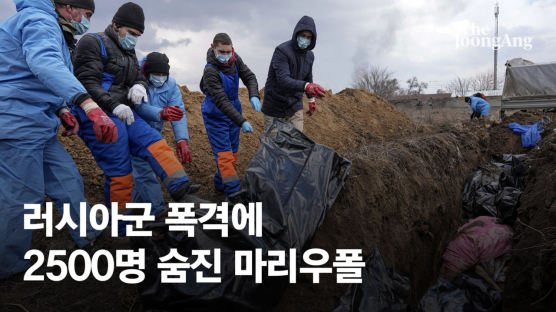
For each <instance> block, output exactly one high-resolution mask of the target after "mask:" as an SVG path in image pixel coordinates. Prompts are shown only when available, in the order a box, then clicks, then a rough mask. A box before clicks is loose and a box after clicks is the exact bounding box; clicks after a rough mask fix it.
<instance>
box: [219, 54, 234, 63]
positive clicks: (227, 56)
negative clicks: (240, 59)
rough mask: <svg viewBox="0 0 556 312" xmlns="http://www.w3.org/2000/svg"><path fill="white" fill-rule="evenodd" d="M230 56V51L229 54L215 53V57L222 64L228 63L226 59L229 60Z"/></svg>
mask: <svg viewBox="0 0 556 312" xmlns="http://www.w3.org/2000/svg"><path fill="white" fill-rule="evenodd" d="M231 58H232V53H230V54H226V55H224V54H216V59H217V60H218V61H219V62H220V63H223V64H226V63H228V61H230V59H231Z"/></svg>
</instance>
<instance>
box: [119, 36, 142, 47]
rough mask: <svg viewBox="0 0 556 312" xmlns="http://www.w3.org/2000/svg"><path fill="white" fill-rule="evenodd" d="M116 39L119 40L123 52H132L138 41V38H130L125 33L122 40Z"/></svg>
mask: <svg viewBox="0 0 556 312" xmlns="http://www.w3.org/2000/svg"><path fill="white" fill-rule="evenodd" d="M118 39H119V40H120V44H121V45H122V48H124V50H133V49H134V48H135V45H136V44H137V40H139V38H137V37H135V36H132V35H130V34H129V33H126V34H125V37H124V38H120V37H119V36H118Z"/></svg>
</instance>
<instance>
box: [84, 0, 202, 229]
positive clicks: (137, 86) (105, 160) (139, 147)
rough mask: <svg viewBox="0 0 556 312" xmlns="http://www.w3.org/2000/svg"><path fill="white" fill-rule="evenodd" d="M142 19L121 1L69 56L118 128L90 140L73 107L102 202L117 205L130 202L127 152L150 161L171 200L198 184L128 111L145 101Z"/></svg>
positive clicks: (140, 13) (163, 142)
mask: <svg viewBox="0 0 556 312" xmlns="http://www.w3.org/2000/svg"><path fill="white" fill-rule="evenodd" d="M144 23H145V16H144V13H143V9H142V8H141V7H140V6H139V5H137V4H135V3H132V2H128V3H125V4H123V5H122V6H121V7H120V8H119V9H118V11H117V12H116V14H115V15H114V17H113V19H112V24H110V25H108V27H107V28H106V30H105V31H104V32H102V33H97V34H88V35H85V36H83V37H82V38H81V40H79V42H78V44H77V47H76V49H75V52H74V55H73V61H74V66H75V75H76V77H77V78H78V79H79V81H81V83H83V85H84V86H85V88H86V89H87V91H88V92H89V93H90V94H91V96H92V97H93V99H95V100H96V102H97V103H98V104H99V105H100V107H102V109H103V110H104V111H105V112H106V113H107V114H108V116H109V117H110V118H111V119H112V121H113V122H114V123H115V124H116V126H117V127H118V133H119V135H118V141H117V142H116V143H115V144H104V143H99V142H97V141H96V140H95V139H94V134H93V125H92V123H91V120H90V119H89V118H88V117H87V116H86V115H85V114H84V112H83V110H82V109H81V108H79V107H74V108H73V112H74V114H75V115H76V116H77V119H78V120H79V124H80V130H79V136H80V137H81V138H82V139H83V141H84V142H85V144H86V145H87V147H88V148H89V149H90V150H91V152H92V154H93V156H94V157H95V160H96V162H97V164H98V166H99V167H100V168H101V169H102V171H103V172H104V175H105V178H106V179H105V184H104V198H105V201H106V204H107V205H109V204H110V203H113V202H115V203H118V208H119V209H120V210H125V205H126V204H127V203H130V202H131V201H132V190H133V175H132V165H131V155H133V156H137V157H140V158H141V159H143V160H145V161H147V162H148V163H149V164H150V167H151V168H152V169H153V171H154V172H155V173H156V175H157V176H158V177H159V178H160V180H161V181H162V182H163V183H164V185H165V187H166V188H167V190H168V192H169V193H170V195H171V196H172V198H173V200H174V201H176V202H183V201H190V200H189V199H187V198H190V196H189V195H190V194H193V193H195V192H197V190H198V189H199V188H200V185H198V184H192V183H191V182H190V181H189V177H188V176H187V174H186V173H185V171H184V169H183V166H182V164H181V163H180V161H179V160H178V159H177V158H176V156H175V155H174V152H173V151H172V149H171V148H170V147H169V146H168V144H167V143H166V140H164V139H163V138H162V136H161V135H160V133H159V132H158V131H156V130H155V129H153V128H152V127H151V126H149V124H147V123H146V122H145V121H144V120H143V119H142V118H141V117H140V116H139V115H138V114H137V113H136V112H135V111H134V110H133V108H134V107H137V106H140V105H142V104H143V102H148V100H149V98H148V94H147V89H148V85H147V81H146V79H145V77H144V76H143V74H142V73H141V70H140V68H139V64H138V60H137V57H136V54H135V45H136V43H137V41H138V39H139V37H140V36H141V34H142V33H143V31H144V28H145V25H144ZM191 201H193V200H191ZM123 213H126V212H123ZM119 229H121V228H119ZM120 233H121V232H120Z"/></svg>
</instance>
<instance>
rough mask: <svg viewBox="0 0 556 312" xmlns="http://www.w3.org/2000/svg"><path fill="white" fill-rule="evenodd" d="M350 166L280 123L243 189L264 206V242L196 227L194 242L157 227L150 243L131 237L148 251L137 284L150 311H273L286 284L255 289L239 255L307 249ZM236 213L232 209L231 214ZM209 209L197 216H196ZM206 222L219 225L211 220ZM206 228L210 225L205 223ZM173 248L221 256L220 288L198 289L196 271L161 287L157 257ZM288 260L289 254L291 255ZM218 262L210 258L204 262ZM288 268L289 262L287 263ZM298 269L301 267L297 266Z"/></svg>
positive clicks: (269, 281) (277, 281) (269, 282)
mask: <svg viewBox="0 0 556 312" xmlns="http://www.w3.org/2000/svg"><path fill="white" fill-rule="evenodd" d="M350 168H351V163H350V162H349V161H348V160H347V159H344V158H342V157H340V156H339V155H338V154H337V153H336V152H335V151H333V150H331V149H330V148H328V147H326V146H322V145H319V144H315V143H314V142H313V141H311V140H310V139H309V138H307V137H306V136H305V135H304V134H303V133H302V132H300V131H298V130H296V129H295V128H294V127H293V126H292V125H291V124H286V123H282V122H279V121H276V122H275V123H274V124H273V125H272V126H271V127H270V128H269V130H268V131H267V132H266V133H265V134H264V135H263V136H262V137H261V145H260V147H259V149H258V151H257V152H256V154H255V155H254V156H253V158H252V160H251V162H250V163H249V167H248V168H247V170H246V172H245V180H244V184H243V186H242V189H243V190H245V191H246V193H247V194H246V195H247V197H248V198H250V200H251V201H253V202H262V204H263V216H262V220H263V225H262V227H263V237H261V238H258V237H254V236H249V235H248V230H247V229H245V230H242V231H240V230H235V229H234V228H233V227H231V226H229V227H228V229H229V237H227V238H222V237H221V233H220V232H219V231H205V230H203V229H202V227H201V226H200V225H196V226H195V237H193V238H188V237H187V235H186V233H185V232H168V230H167V228H166V226H165V224H163V223H159V224H152V225H150V226H149V228H150V229H151V230H156V231H155V233H154V235H153V237H148V238H134V239H133V240H132V244H133V247H134V248H145V249H146V269H145V270H144V271H145V274H146V278H145V281H144V282H143V283H141V284H140V285H139V287H138V288H139V293H140V295H141V297H142V299H143V302H144V306H145V310H147V311H149V310H151V309H154V310H156V311H183V310H187V311H266V310H268V309H269V308H271V307H272V306H273V305H275V304H276V303H277V302H278V300H279V299H280V297H281V295H282V294H283V292H284V290H285V288H286V286H287V285H288V277H287V276H285V277H271V278H269V277H264V276H266V275H267V274H266V270H263V283H262V284H256V283H255V277H254V276H235V270H234V269H235V259H234V252H235V251H236V250H254V249H262V257H263V260H266V259H267V258H268V257H267V255H268V251H269V250H287V249H290V248H296V249H298V252H297V255H298V259H297V260H298V264H299V260H300V259H301V258H300V257H299V256H300V254H301V253H302V252H303V251H304V250H306V249H307V248H308V247H309V245H310V243H311V240H312V238H313V236H314V235H315V233H316V231H317V229H318V227H319V226H320V225H321V224H322V222H323V220H324V218H325V216H326V214H327V212H328V210H329V209H330V207H331V206H332V204H333V203H334V201H335V199H336V197H337V195H338V194H339V192H340V190H341V189H342V187H343V185H344V182H345V179H346V177H347V175H348V174H349V171H350ZM230 210H231V209H230ZM203 214H204V210H203V211H201V210H196V215H197V217H200V216H202V215H203ZM207 223H215V224H221V223H222V222H221V221H218V220H215V219H214V218H212V219H210V220H209V221H208V222H207ZM205 224H206V223H205ZM170 248H177V250H178V252H179V253H180V254H181V255H182V256H184V257H187V258H190V259H191V258H193V259H196V257H195V256H192V250H213V249H215V248H220V249H221V259H220V262H221V266H220V267H221V271H222V272H221V274H220V275H216V276H220V277H221V283H218V284H216V283H214V284H200V283H196V282H195V281H196V275H195V272H194V271H193V270H187V283H182V284H161V282H160V280H161V276H160V271H159V270H158V269H157V264H158V263H159V262H160V261H159V258H160V257H163V256H165V255H167V254H168V253H169V250H170ZM286 254H287V253H286ZM206 259H207V260H208V261H209V262H210V263H213V260H214V259H213V257H212V256H211V257H206ZM285 262H286V263H289V259H286V261H285ZM298 267H299V266H298ZM195 271H196V272H201V273H202V274H203V275H204V276H209V277H210V276H215V273H214V272H213V269H203V268H202V267H201V268H198V269H196V270H195Z"/></svg>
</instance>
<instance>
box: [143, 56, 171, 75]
mask: <svg viewBox="0 0 556 312" xmlns="http://www.w3.org/2000/svg"><path fill="white" fill-rule="evenodd" d="M169 62H170V60H169V59H168V57H167V56H166V54H162V53H158V52H152V53H149V55H147V59H146V60H145V64H144V65H143V66H144V67H143V72H144V73H145V74H146V75H150V74H152V73H155V74H166V75H168V74H170V64H169Z"/></svg>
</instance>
